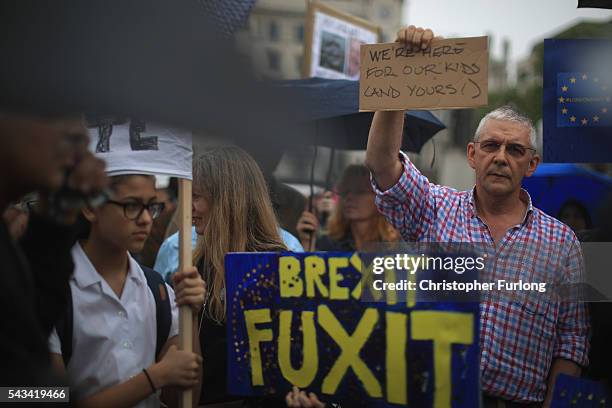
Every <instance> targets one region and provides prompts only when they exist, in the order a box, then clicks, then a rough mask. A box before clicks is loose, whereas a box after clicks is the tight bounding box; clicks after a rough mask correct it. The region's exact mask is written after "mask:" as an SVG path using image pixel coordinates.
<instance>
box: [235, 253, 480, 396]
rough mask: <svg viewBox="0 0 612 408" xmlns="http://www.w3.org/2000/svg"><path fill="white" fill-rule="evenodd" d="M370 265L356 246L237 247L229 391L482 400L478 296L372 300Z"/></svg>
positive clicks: (254, 393) (258, 393)
mask: <svg viewBox="0 0 612 408" xmlns="http://www.w3.org/2000/svg"><path fill="white" fill-rule="evenodd" d="M364 269H365V268H364V263H363V262H362V260H361V258H360V255H358V254H356V253H355V254H351V253H333V252H330V253H301V254H296V253H284V254H275V253H239V254H228V255H227V256H226V258H225V271H226V293H227V319H228V325H227V336H228V387H229V390H228V391H229V393H231V394H233V395H245V396H247V395H258V396H260V395H269V394H273V395H277V396H284V395H285V394H286V393H287V392H288V391H289V390H290V389H291V387H292V386H293V385H297V386H299V387H300V388H303V389H306V390H307V391H312V392H315V393H316V394H317V395H319V398H320V399H322V400H324V401H327V402H340V403H344V404H346V406H351V407H356V406H367V407H398V406H418V407H474V406H478V403H479V397H480V393H479V356H478V333H479V314H478V313H479V308H478V303H474V302H457V303H451V302H427V303H425V302H419V301H414V299H412V300H410V299H409V297H407V298H406V299H399V298H397V299H394V300H393V301H389V300H387V301H385V300H383V301H364V300H363V297H362V294H363V292H364V291H366V290H371V285H369V287H368V286H367V285H368V284H367V283H365V282H364V281H365V280H366V279H367V278H366V277H367V276H368V275H367V274H366V273H364Z"/></svg>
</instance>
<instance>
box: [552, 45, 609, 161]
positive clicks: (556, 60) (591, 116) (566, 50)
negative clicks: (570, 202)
mask: <svg viewBox="0 0 612 408" xmlns="http://www.w3.org/2000/svg"><path fill="white" fill-rule="evenodd" d="M611 64H612V41H607V40H569V39H568V40H565V39H560V40H556V39H547V40H544V90H543V104H542V105H543V112H542V115H543V117H542V131H543V144H544V146H543V158H544V161H545V162H554V163H603V162H610V161H612V138H610V127H611V126H612V99H611V98H612V77H611V76H610V66H611Z"/></svg>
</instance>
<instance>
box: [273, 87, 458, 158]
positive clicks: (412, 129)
mask: <svg viewBox="0 0 612 408" xmlns="http://www.w3.org/2000/svg"><path fill="white" fill-rule="evenodd" d="M277 86H278V87H280V88H286V89H291V90H292V92H291V93H292V94H293V95H295V96H296V97H297V98H298V99H299V100H300V101H301V102H302V107H303V111H302V112H301V113H296V114H295V115H296V117H295V119H296V121H298V122H301V125H300V126H299V127H297V128H295V129H293V130H292V132H291V135H290V136H289V137H290V139H291V140H292V142H293V143H294V144H302V145H317V146H327V147H331V148H335V149H342V150H365V148H366V145H367V141H368V134H369V132H370V124H371V123H372V118H373V117H374V113H373V112H359V82H358V81H351V80H343V79H325V78H309V79H301V80H290V81H281V82H279V83H278V84H277ZM445 128H446V126H445V125H444V124H443V123H442V122H440V120H438V118H436V117H435V116H434V115H433V114H431V112H429V111H425V110H421V111H407V112H406V118H405V120H404V138H403V141H402V150H404V151H408V152H414V153H418V152H420V151H421V148H422V147H423V145H424V144H425V143H426V142H427V141H428V140H429V139H431V138H432V137H433V136H434V135H435V134H436V133H438V132H439V131H440V130H442V129H445Z"/></svg>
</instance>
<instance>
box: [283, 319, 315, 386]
mask: <svg viewBox="0 0 612 408" xmlns="http://www.w3.org/2000/svg"><path fill="white" fill-rule="evenodd" d="M292 317H293V312H292V311H291V310H283V311H282V312H280V323H279V326H280V327H279V334H278V365H279V367H280V370H281V373H282V375H283V377H285V379H286V380H287V381H288V382H289V383H291V384H293V385H295V386H297V387H300V388H306V387H308V386H309V385H310V383H312V380H314V378H315V376H316V375H317V370H318V368H319V354H318V350H317V332H316V330H315V323H314V312H302V325H301V326H302V333H303V340H302V367H301V368H300V369H297V370H296V369H294V368H293V366H292V365H291V343H292V341H291V340H292V339H291V319H292Z"/></svg>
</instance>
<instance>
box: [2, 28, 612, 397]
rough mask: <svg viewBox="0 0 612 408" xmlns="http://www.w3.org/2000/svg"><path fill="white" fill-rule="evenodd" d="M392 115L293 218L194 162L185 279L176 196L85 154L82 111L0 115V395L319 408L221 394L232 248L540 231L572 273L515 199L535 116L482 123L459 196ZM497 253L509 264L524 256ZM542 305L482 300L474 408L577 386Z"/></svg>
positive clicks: (295, 393)
mask: <svg viewBox="0 0 612 408" xmlns="http://www.w3.org/2000/svg"><path fill="white" fill-rule="evenodd" d="M433 38H434V37H433V33H432V32H431V30H423V29H420V28H419V29H417V28H415V27H413V26H411V27H409V28H405V29H402V30H401V31H400V33H399V35H398V41H402V42H405V43H406V44H407V45H409V46H414V47H427V46H428V45H429V42H430V41H431V40H432V39H433ZM403 118H404V116H403V114H402V113H398V112H377V113H376V114H375V116H374V120H373V123H372V129H371V133H370V143H369V145H368V151H367V160H366V163H364V164H361V165H351V166H349V167H347V168H346V170H345V171H344V173H343V175H342V177H341V179H340V180H339V181H338V183H337V184H336V186H335V188H334V190H333V191H330V192H326V193H325V194H324V196H323V198H322V200H323V201H322V203H321V205H315V206H314V208H310V209H309V208H306V210H305V211H303V209H304V205H305V203H306V202H307V200H306V199H305V198H304V199H303V200H301V199H295V200H293V199H292V200H283V199H281V198H280V197H281V196H282V194H281V193H280V192H282V191H284V190H286V189H289V187H287V186H283V185H282V183H280V182H279V181H276V180H273V179H272V178H271V177H270V176H269V174H268V173H270V172H269V171H266V172H262V170H261V168H260V166H259V165H258V163H257V162H256V161H255V160H254V159H253V158H252V157H251V156H250V155H249V154H248V153H247V152H246V151H244V150H242V149H241V148H239V147H233V146H224V147H214V148H208V149H206V150H204V151H202V152H198V154H197V155H196V157H195V158H194V160H193V197H192V199H193V204H192V218H193V227H192V241H193V248H194V257H193V265H195V266H193V267H187V268H184V269H183V270H179V265H178V264H179V262H178V252H179V249H178V234H177V232H176V230H177V227H176V217H177V215H176V211H177V210H176V196H177V192H176V188H175V187H174V188H173V187H172V186H171V187H169V188H164V189H156V186H155V181H156V180H155V178H154V177H153V176H149V175H146V174H128V175H114V174H112V173H106V172H105V170H104V163H103V162H102V161H101V160H100V159H98V158H96V157H95V156H94V155H93V154H92V153H91V152H90V151H89V150H88V149H87V146H88V136H87V127H86V124H85V123H84V121H83V119H82V118H81V117H80V116H71V117H48V116H44V117H41V116H37V115H35V114H31V113H16V112H12V111H10V110H8V109H4V110H2V111H0V168H1V170H2V172H3V174H10V177H3V178H2V180H1V181H0V208H1V209H2V212H3V221H4V222H2V223H0V259H2V261H3V267H2V271H1V272H0V285H1V286H0V287H2V288H3V296H2V297H1V298H0V306H1V307H2V309H3V310H4V313H5V314H6V316H9V318H6V319H4V320H3V323H2V324H1V325H0V349H1V350H2V354H3V369H2V370H0V385H2V386H9V385H15V386H23V385H31V386H41V385H62V384H69V385H70V387H71V393H72V395H71V401H72V402H73V403H74V404H76V405H78V406H83V407H98V406H99V407H108V406H112V407H121V406H126V407H127V406H140V407H155V406H159V403H160V400H161V401H163V402H164V403H166V404H168V405H169V406H175V405H176V404H177V403H178V394H177V391H178V390H181V389H189V388H191V389H193V396H194V399H195V401H197V402H198V403H199V404H201V405H205V406H211V407H222V406H223V407H232V406H236V407H239V406H246V407H273V406H290V407H299V406H305V407H322V406H325V403H324V402H321V401H320V400H319V397H318V396H317V395H315V394H313V393H308V392H307V391H304V390H299V389H297V388H294V389H293V390H292V391H291V392H289V394H287V395H277V396H270V397H266V398H245V397H242V396H233V395H229V394H228V391H227V384H226V382H227V370H228V367H227V362H226V355H227V351H226V350H227V334H226V333H227V324H228V322H227V315H226V308H225V296H226V295H225V281H224V279H225V267H224V257H225V255H226V254H228V253H230V252H278V251H287V250H290V251H294V252H300V251H303V250H304V249H306V250H309V251H311V250H318V251H359V250H365V249H367V247H368V245H369V244H371V243H379V242H396V241H400V240H402V239H403V240H406V241H411V242H414V241H417V242H486V243H487V244H490V245H491V247H492V248H493V249H497V250H503V249H504V248H512V245H513V243H515V242H518V241H521V242H523V241H524V242H529V243H531V244H534V245H533V247H534V248H535V247H537V243H538V242H540V240H542V239H543V237H544V236H546V237H547V239H551V240H554V241H556V243H557V244H558V245H559V246H560V247H562V248H563V250H562V251H561V253H562V254H563V259H561V260H560V262H559V268H560V269H563V270H564V271H567V272H568V273H575V272H577V271H576V269H575V268H579V265H580V263H581V253H580V249H579V245H578V240H577V238H576V235H575V234H574V232H572V230H571V229H570V228H569V227H568V226H567V225H565V224H563V223H562V222H560V221H558V220H557V219H555V218H553V217H552V216H550V215H547V214H545V213H543V212H542V211H540V210H538V209H537V208H536V207H534V206H533V204H532V202H531V199H530V197H529V195H528V194H527V193H526V191H524V190H522V189H521V187H520V186H521V180H522V178H523V177H525V176H529V175H531V174H532V173H533V172H534V171H535V169H536V167H537V165H538V162H539V156H538V155H537V153H536V152H537V149H538V147H537V146H536V142H535V137H534V135H535V130H534V128H533V125H532V124H531V122H530V121H529V119H527V118H525V117H524V116H522V115H521V114H519V113H518V112H516V111H514V110H513V109H511V108H508V107H504V108H500V109H496V110H494V111H492V112H491V113H489V114H488V115H486V116H485V117H484V118H483V120H482V122H481V123H480V126H479V127H478V130H477V131H476V135H475V137H474V140H473V141H472V142H471V143H470V144H469V147H468V153H467V156H468V157H467V158H468V163H469V164H470V166H471V167H472V168H473V169H474V171H475V175H476V186H475V187H474V189H473V190H470V191H465V192H461V191H456V190H453V189H450V188H447V187H443V186H438V185H435V184H433V183H430V182H429V180H427V178H426V177H424V176H423V175H422V174H421V173H420V172H419V171H418V169H417V168H416V167H415V166H414V165H413V164H411V162H410V160H409V159H408V157H407V156H406V155H404V154H402V153H401V152H400V147H399V146H400V145H401V133H402V129H403V124H402V121H403V120H404V119H403ZM32 146H36V147H37V148H35V149H33V148H32ZM366 164H367V167H366ZM264 173H266V174H267V176H265V175H264ZM272 186H273V188H272ZM291 194H293V191H292V192H291ZM332 204H333V205H332ZM282 206H285V207H287V206H288V207H291V208H285V210H282V211H285V212H286V213H287V214H291V215H287V216H286V217H282V218H283V219H284V221H282V220H281V215H280V212H281V210H279V208H281V207H282ZM301 211H303V212H302V214H301V216H300V217H299V219H297V217H296V216H295V214H299V212H301ZM558 216H559V218H561V219H565V220H566V221H567V223H568V224H569V225H570V226H572V227H574V228H577V229H591V228H592V227H593V225H592V222H591V219H590V218H589V217H588V214H586V215H584V214H583V213H582V212H581V210H580V208H578V207H576V206H573V207H572V206H570V205H569V204H568V206H566V207H564V208H563V209H562V210H561V212H560V214H559V215H558ZM600 219H602V220H605V219H607V220H609V217H600ZM287 220H291V221H287ZM288 222H291V223H292V225H288V224H287V223H288ZM591 231H593V230H592V229H591ZM609 231H610V229H609V225H608V224H606V223H604V224H602V228H600V229H597V230H596V231H595V232H593V234H596V237H594V238H592V239H596V240H607V239H609V236H610V234H609ZM292 232H293V234H292ZM296 235H297V236H296ZM506 251H507V252H508V253H507V255H508V256H510V257H514V258H516V259H514V258H513V259H514V260H515V261H516V262H514V263H513V264H514V265H521V266H525V265H530V263H531V262H533V260H534V259H535V258H536V256H535V255H534V254H530V253H529V252H528V251H527V252H520V253H519V252H512V249H506ZM516 273H517V274H519V273H520V271H516ZM179 306H190V307H191V308H192V310H193V312H194V319H193V322H192V324H193V332H194V345H195V347H194V350H193V351H183V350H179V349H178V337H177V334H178V311H177V310H178V309H177V308H178V307H179ZM552 308H553V306H551V307H550V308H544V307H543V306H541V305H535V306H533V310H531V309H528V308H525V307H523V308H521V307H520V306H517V307H516V309H514V306H512V307H509V308H504V307H501V306H500V305H498V304H494V303H491V302H483V303H482V305H481V325H480V330H481V332H480V348H481V373H482V378H481V382H482V390H483V393H484V402H485V406H512V407H514V406H539V405H541V404H542V403H544V404H547V403H549V402H550V399H551V389H552V385H553V384H554V379H555V377H556V375H557V374H559V373H567V374H570V375H574V376H577V375H580V374H581V371H583V370H584V369H586V368H587V367H588V364H589V357H588V355H589V318H588V313H587V308H586V307H585V306H584V305H582V304H577V303H573V304H571V305H556V306H554V310H552ZM603 313H604V312H601V311H600V312H598V314H597V316H598V319H599V320H598V321H597V323H596V324H594V326H595V328H596V330H597V333H596V337H594V340H593V344H594V345H597V347H596V348H595V349H596V352H597V353H599V354H597V357H596V360H597V362H601V361H603V359H604V358H605V356H606V355H609V354H607V353H606V351H605V348H606V347H605V342H606V341H607V339H608V337H609V325H608V326H606V322H605V321H606V318H605V317H603V316H602V314H603ZM497 321H501V322H502V323H501V324H497V323H496V322H497ZM155 322H156V324H155ZM606 327H607V328H606ZM534 330H535V331H537V332H538V333H540V335H537V334H535V333H534ZM606 330H608V331H606ZM535 349H537V350H538V352H537V353H534V350H535ZM608 371H609V370H608ZM589 373H590V374H591V377H592V378H594V379H596V380H603V379H605V376H606V375H607V374H606V370H605V368H604V369H598V370H591V371H589ZM500 404H502V405H500ZM503 404H506V405H503Z"/></svg>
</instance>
